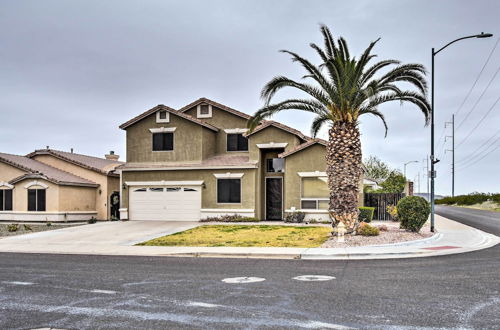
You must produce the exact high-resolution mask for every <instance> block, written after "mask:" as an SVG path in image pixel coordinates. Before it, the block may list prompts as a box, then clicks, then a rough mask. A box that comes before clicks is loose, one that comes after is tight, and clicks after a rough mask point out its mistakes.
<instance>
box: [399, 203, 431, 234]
mask: <svg viewBox="0 0 500 330" xmlns="http://www.w3.org/2000/svg"><path fill="white" fill-rule="evenodd" d="M397 207H398V217H399V219H400V220H401V228H403V229H407V230H410V231H413V232H419V231H420V229H421V228H422V226H423V225H424V223H425V222H426V221H427V218H428V217H429V213H430V211H431V210H430V206H429V203H428V202H427V201H426V200H425V199H424V198H422V197H419V196H407V197H404V198H402V199H401V200H400V201H399V202H398V205H397Z"/></svg>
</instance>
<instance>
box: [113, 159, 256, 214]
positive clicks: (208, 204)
mask: <svg viewBox="0 0 500 330" xmlns="http://www.w3.org/2000/svg"><path fill="white" fill-rule="evenodd" d="M227 172H230V173H243V174H244V175H243V177H242V178H241V204H217V194H216V191H217V190H216V189H217V188H216V187H217V179H216V177H215V176H214V174H215V173H227ZM255 172H256V170H254V169H226V170H210V169H207V170H190V171H147V172H123V182H128V181H161V180H165V181H199V180H203V182H204V183H205V188H204V189H203V190H202V201H201V207H202V208H207V209H215V208H220V209H254V208H255ZM130 189H131V188H130V187H127V189H124V190H122V207H124V208H128V194H129V191H130Z"/></svg>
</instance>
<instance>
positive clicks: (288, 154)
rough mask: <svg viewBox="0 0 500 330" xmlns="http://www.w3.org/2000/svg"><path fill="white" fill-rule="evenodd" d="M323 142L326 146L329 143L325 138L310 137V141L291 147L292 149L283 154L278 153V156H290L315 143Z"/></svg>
mask: <svg viewBox="0 0 500 330" xmlns="http://www.w3.org/2000/svg"><path fill="white" fill-rule="evenodd" d="M317 143H318V144H321V145H323V146H326V145H327V144H328V141H326V140H323V139H318V138H316V139H311V138H310V139H309V141H307V142H305V143H302V144H299V145H298V146H296V147H295V148H293V149H291V150H288V151H286V152H282V153H281V154H279V155H278V157H280V158H285V157H287V156H290V155H292V154H294V153H296V152H299V151H301V150H304V149H306V148H308V147H310V146H312V145H315V144H317Z"/></svg>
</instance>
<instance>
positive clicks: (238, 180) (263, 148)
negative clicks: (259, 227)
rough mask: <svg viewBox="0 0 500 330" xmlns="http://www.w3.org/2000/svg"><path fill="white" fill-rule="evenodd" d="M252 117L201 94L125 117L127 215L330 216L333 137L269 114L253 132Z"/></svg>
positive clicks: (182, 217)
mask: <svg viewBox="0 0 500 330" xmlns="http://www.w3.org/2000/svg"><path fill="white" fill-rule="evenodd" d="M250 118H251V117H250V115H248V114H245V113H243V112H240V111H238V110H235V109H232V108H230V107H228V106H225V105H223V104H220V103H217V102H214V101H212V100H209V99H206V98H201V99H198V100H196V101H195V102H192V103H190V104H188V105H187V106H185V107H183V108H181V109H179V110H175V109H173V108H170V107H168V106H165V105H161V104H160V105H158V106H156V107H153V108H151V109H149V110H147V111H146V112H144V113H142V114H140V115H138V116H136V117H134V118H132V119H131V120H129V121H127V122H125V123H124V124H122V125H120V128H121V129H123V130H125V131H126V150H127V162H126V164H125V165H122V166H119V167H118V168H117V171H118V172H120V174H121V182H122V184H121V185H120V186H121V198H120V201H121V208H120V214H121V218H122V219H130V220H172V221H197V220H200V219H203V218H206V217H213V216H220V215H228V214H239V215H242V216H248V217H256V218H259V219H266V220H282V219H283V217H284V216H285V214H286V213H287V212H292V211H303V212H305V213H306V219H318V220H326V219H328V218H329V216H328V211H327V209H328V200H329V193H328V188H327V179H326V162H325V149H326V144H327V142H326V141H324V140H321V139H312V138H310V137H307V136H305V135H304V134H302V133H301V132H300V131H298V130H296V129H293V128H291V127H289V126H286V125H283V124H281V123H278V122H276V121H269V120H266V121H263V122H262V123H261V124H260V125H259V126H257V127H256V129H255V130H254V131H253V132H252V133H251V134H248V132H247V129H246V127H247V122H248V120H249V119H250Z"/></svg>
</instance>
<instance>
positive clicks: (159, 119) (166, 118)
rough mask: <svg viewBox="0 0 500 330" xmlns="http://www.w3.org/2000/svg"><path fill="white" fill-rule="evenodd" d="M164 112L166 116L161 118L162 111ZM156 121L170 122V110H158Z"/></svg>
mask: <svg viewBox="0 0 500 330" xmlns="http://www.w3.org/2000/svg"><path fill="white" fill-rule="evenodd" d="M162 112H165V113H166V115H167V116H166V117H165V118H161V115H160V114H161V113H162ZM156 122H157V123H170V112H168V111H167V110H158V111H157V112H156Z"/></svg>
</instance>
